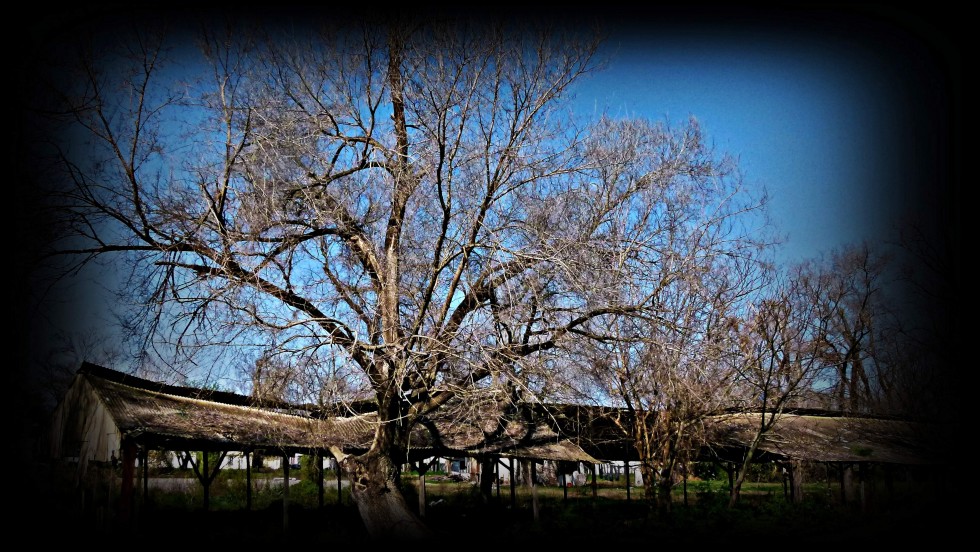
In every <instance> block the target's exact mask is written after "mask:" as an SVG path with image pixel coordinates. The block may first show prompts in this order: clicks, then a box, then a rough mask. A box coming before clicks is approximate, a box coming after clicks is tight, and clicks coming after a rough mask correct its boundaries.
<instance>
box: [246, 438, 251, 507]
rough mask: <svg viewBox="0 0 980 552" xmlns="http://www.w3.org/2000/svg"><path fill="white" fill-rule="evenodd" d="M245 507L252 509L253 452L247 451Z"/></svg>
mask: <svg viewBox="0 0 980 552" xmlns="http://www.w3.org/2000/svg"><path fill="white" fill-rule="evenodd" d="M245 509H246V510H249V511H251V509H252V452H251V451H249V450H246V451H245Z"/></svg>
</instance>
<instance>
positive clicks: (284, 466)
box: [282, 454, 289, 536]
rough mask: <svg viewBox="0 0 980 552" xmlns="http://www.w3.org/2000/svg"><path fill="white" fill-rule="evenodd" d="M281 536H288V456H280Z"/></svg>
mask: <svg viewBox="0 0 980 552" xmlns="http://www.w3.org/2000/svg"><path fill="white" fill-rule="evenodd" d="M282 534H283V535H284V536H288V535H289V456H286V455H285V454H283V455H282Z"/></svg>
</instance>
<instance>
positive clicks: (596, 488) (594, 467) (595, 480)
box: [592, 464, 599, 498]
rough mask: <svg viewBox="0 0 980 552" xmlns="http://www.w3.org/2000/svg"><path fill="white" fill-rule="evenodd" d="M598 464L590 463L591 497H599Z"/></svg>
mask: <svg viewBox="0 0 980 552" xmlns="http://www.w3.org/2000/svg"><path fill="white" fill-rule="evenodd" d="M598 472H599V466H598V465H596V464H592V498H599V481H598V477H599V473H598Z"/></svg>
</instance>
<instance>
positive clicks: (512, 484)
mask: <svg viewBox="0 0 980 552" xmlns="http://www.w3.org/2000/svg"><path fill="white" fill-rule="evenodd" d="M516 480H517V472H515V471H514V459H513V458H511V459H510V507H511V508H517V488H516V487H515V485H516V484H517V481H516Z"/></svg>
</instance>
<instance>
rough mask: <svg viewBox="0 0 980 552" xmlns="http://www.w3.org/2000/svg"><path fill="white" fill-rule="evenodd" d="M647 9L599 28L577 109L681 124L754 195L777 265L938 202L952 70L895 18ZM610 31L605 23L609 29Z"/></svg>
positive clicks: (937, 50)
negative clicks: (700, 133)
mask: <svg viewBox="0 0 980 552" xmlns="http://www.w3.org/2000/svg"><path fill="white" fill-rule="evenodd" d="M656 12H657V10H656V8H653V9H650V10H648V11H647V12H644V13H641V14H636V16H635V17H630V18H629V19H628V21H629V22H628V23H626V21H627V19H622V20H619V19H617V20H614V21H612V22H611V23H610V25H609V29H610V33H611V34H610V37H609V42H608V43H607V49H606V52H605V53H606V54H607V55H608V56H609V59H610V65H609V67H608V69H607V70H606V71H604V72H602V73H600V74H598V75H596V76H593V77H591V78H590V79H589V81H588V82H587V83H586V84H585V86H582V87H581V88H580V89H579V93H578V96H577V100H576V101H577V104H578V107H577V109H603V108H606V109H608V110H609V111H610V113H611V114H613V115H640V116H645V117H650V118H662V117H668V118H669V119H671V120H676V121H679V122H680V121H683V120H684V119H686V118H687V117H688V116H690V115H693V116H695V117H697V118H698V119H699V121H700V122H701V124H702V126H703V129H704V130H705V132H706V133H707V135H708V137H709V138H710V139H712V141H713V143H714V145H715V146H716V148H717V149H718V150H719V151H723V152H727V153H730V154H733V155H735V156H737V157H738V159H739V161H740V162H739V165H740V167H741V169H742V172H743V175H744V178H745V180H746V182H747V183H748V184H749V185H750V186H753V187H760V186H764V187H765V188H766V189H768V191H769V194H770V201H771V203H770V208H771V213H772V215H773V218H774V220H775V223H776V224H777V226H778V228H779V230H780V231H781V232H782V233H783V234H785V235H786V237H787V239H788V241H787V243H786V245H785V248H784V250H783V251H782V253H781V255H780V257H781V258H782V259H783V260H786V261H795V260H799V259H803V258H808V257H813V256H817V255H819V254H821V253H827V252H829V250H830V249H832V248H834V247H838V246H841V245H844V244H848V243H854V242H858V241H861V240H864V239H868V240H872V241H875V240H890V239H893V238H894V235H895V234H894V230H895V227H896V225H897V224H898V222H899V220H900V219H901V218H902V217H904V216H907V215H908V214H909V213H910V212H912V211H919V212H920V214H921V213H923V211H924V210H926V209H934V208H935V206H934V205H933V204H932V202H934V201H945V199H940V198H941V197H942V189H943V186H946V185H948V184H949V182H948V181H944V180H948V176H945V175H943V171H945V170H948V167H946V165H948V163H949V162H950V157H949V155H950V154H949V151H948V150H949V148H951V147H952V143H951V139H952V136H951V129H950V128H949V127H948V126H947V125H949V124H950V122H949V117H950V116H951V103H950V102H951V101H952V97H953V96H952V92H953V91H952V86H953V83H952V82H951V81H950V78H951V77H952V76H953V73H952V71H951V69H950V68H949V67H947V66H946V65H945V64H946V63H947V62H948V61H949V59H948V57H946V55H947V54H948V53H949V52H948V51H944V50H942V48H943V47H945V44H944V41H945V37H943V36H941V35H940V34H939V33H938V31H936V30H934V29H933V28H932V27H929V26H928V23H927V22H924V21H923V20H920V19H915V18H911V16H910V14H906V13H902V12H895V11H878V12H868V11H860V12H858V11H855V10H851V11H844V10H837V11H829V10H828V11H820V12H815V11H812V12H803V11H794V12H782V13H775V12H772V11H747V10H746V11H741V12H740V11H738V10H737V9H736V8H731V9H729V10H727V11H726V12H725V13H715V14H714V15H713V16H712V14H710V13H708V12H707V11H705V12H704V13H702V14H698V13H696V12H694V11H684V12H681V11H673V12H668V13H666V14H660V15H658V13H656ZM617 21H618V22H617Z"/></svg>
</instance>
